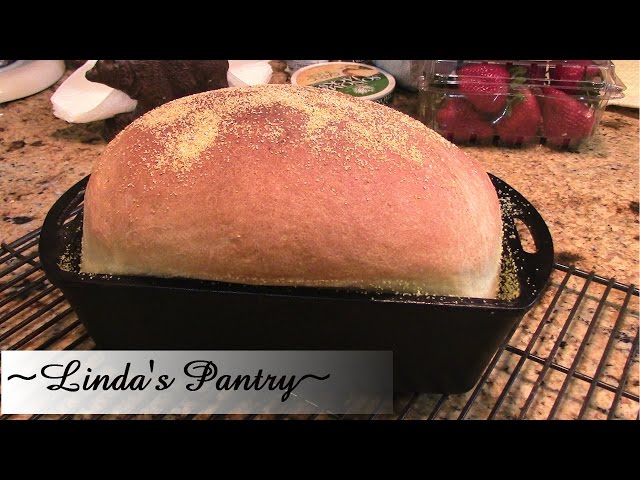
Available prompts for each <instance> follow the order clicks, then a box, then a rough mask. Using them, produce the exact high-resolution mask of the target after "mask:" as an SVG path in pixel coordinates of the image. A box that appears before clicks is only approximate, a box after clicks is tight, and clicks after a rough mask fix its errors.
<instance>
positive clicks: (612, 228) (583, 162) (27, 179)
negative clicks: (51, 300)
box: [0, 82, 640, 418]
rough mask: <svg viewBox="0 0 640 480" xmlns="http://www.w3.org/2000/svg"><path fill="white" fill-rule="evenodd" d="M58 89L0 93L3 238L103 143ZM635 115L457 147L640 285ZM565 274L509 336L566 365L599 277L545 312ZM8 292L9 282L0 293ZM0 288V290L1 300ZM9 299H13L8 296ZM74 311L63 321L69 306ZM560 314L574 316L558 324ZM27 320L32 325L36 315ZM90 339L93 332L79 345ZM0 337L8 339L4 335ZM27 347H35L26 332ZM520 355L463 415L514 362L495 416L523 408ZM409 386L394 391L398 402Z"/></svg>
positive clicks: (499, 368) (632, 410)
mask: <svg viewBox="0 0 640 480" xmlns="http://www.w3.org/2000/svg"><path fill="white" fill-rule="evenodd" d="M59 83H60V82H59ZM54 90H55V86H54V87H53V88H50V89H48V90H46V91H44V92H41V93H39V94H37V95H34V96H32V97H29V98H26V99H22V100H18V101H15V102H11V103H9V104H4V105H0V198H2V203H1V204H0V241H3V242H10V241H11V240H14V239H16V238H18V237H20V236H22V235H24V234H26V233H28V232H30V231H32V230H34V229H36V228H38V227H40V226H41V224H42V221H43V219H44V217H45V215H46V213H47V211H48V209H49V208H50V207H51V205H52V204H53V203H54V202H55V200H56V199H57V198H58V197H59V196H60V195H61V194H62V193H63V192H64V191H65V190H66V189H68V188H69V187H71V186H72V185H73V184H74V183H76V182H77V181H78V180H80V179H81V178H83V177H84V176H85V175H87V174H88V173H90V171H91V167H92V164H93V162H94V161H95V159H96V158H97V157H98V156H99V154H100V153H101V152H102V150H103V149H104V147H105V142H104V141H103V140H102V137H101V135H100V132H101V129H102V123H101V122H96V123H94V124H84V125H71V124H68V123H66V122H64V121H62V120H59V119H57V118H55V117H54V116H53V114H52V112H51V105H50V100H49V99H50V97H51V94H52V93H53V91H54ZM391 106H392V107H394V108H397V109H399V110H401V111H403V112H405V113H408V114H413V113H414V112H415V109H416V95H415V94H411V93H406V92H404V93H403V92H399V93H397V94H396V95H395V97H394V99H393V102H392V105H391ZM638 127H639V122H638V111H637V110H629V109H624V108H614V109H610V110H608V111H606V112H605V113H604V117H603V120H602V124H601V127H600V131H599V135H598V136H597V137H596V139H594V141H593V142H591V143H590V145H588V146H587V147H586V148H584V149H583V150H582V151H580V153H574V152H559V151H556V150H552V149H550V148H548V147H546V146H533V147H528V148H522V149H505V148H495V147H473V146H467V147H463V148H464V149H465V150H466V151H467V152H468V153H470V154H471V155H473V156H475V157H476V158H478V159H479V160H480V161H481V162H483V164H484V165H485V166H486V168H487V170H488V171H489V172H492V173H493V174H495V175H497V176H498V177H500V178H502V179H503V180H505V181H506V182H507V183H509V184H510V185H512V186H513V187H514V188H515V189H517V190H518V191H520V192H521V193H522V194H523V195H524V196H525V197H527V199H528V200H529V201H530V202H531V203H533V204H534V205H535V206H536V208H537V209H538V210H539V211H540V213H541V214H542V215H543V217H544V218H545V220H546V222H547V223H548V225H549V228H550V230H551V233H552V236H553V239H554V244H555V251H556V260H557V261H559V262H561V263H565V264H575V265H576V266H577V267H578V268H581V269H583V270H587V271H590V270H595V272H596V273H598V274H600V275H602V276H604V277H615V278H616V279H617V280H618V281H620V282H623V283H633V284H636V285H637V284H638V283H640V279H639V271H638V257H639V246H640V241H639V237H638V233H639V225H638V193H639V192H638V175H639V171H638V170H639V168H638V167H639V148H638V147H639V145H638V138H639V129H638ZM563 277H564V274H563V273H562V272H560V271H557V270H556V271H554V274H553V277H552V280H551V284H550V286H549V289H548V290H547V291H546V292H545V294H544V296H543V298H542V300H541V302H540V303H539V304H538V305H536V307H534V309H533V310H532V311H530V312H529V313H528V314H527V316H526V317H525V318H524V320H523V321H522V322H521V324H520V325H519V326H518V328H517V329H516V331H515V333H514V336H513V337H512V339H511V341H510V345H511V346H512V347H513V348H517V349H520V350H525V349H526V348H528V347H529V348H530V353H531V355H534V356H537V357H538V358H543V359H544V358H546V357H547V356H549V355H550V354H552V355H553V358H554V362H556V363H557V364H559V365H561V366H562V368H566V369H568V368H570V367H571V365H572V363H573V362H574V359H575V358H576V352H577V351H578V350H579V348H580V346H581V342H582V339H583V338H584V336H585V332H586V331H587V328H588V327H589V325H590V324H591V323H592V322H593V321H594V320H593V319H594V317H595V315H596V313H595V312H596V311H597V309H598V306H599V302H600V301H601V300H600V299H601V297H602V295H603V292H604V290H605V287H604V286H602V285H592V286H591V287H590V288H589V293H588V294H587V295H586V296H585V297H584V299H583V301H582V303H581V304H580V308H578V309H577V310H576V311H575V312H574V314H575V315H573V314H570V313H569V312H570V311H572V308H573V305H574V304H575V303H574V302H575V301H576V299H577V298H578V297H579V294H580V291H581V289H582V288H583V287H584V280H583V279H580V278H577V277H575V276H572V277H571V279H570V281H569V282H568V283H567V284H566V286H565V287H564V290H563V291H564V293H563V294H562V295H561V296H560V297H559V301H558V303H557V304H556V305H555V307H554V308H553V309H551V310H550V315H549V316H548V317H544V318H543V315H544V314H545V312H546V311H547V308H548V307H549V306H550V304H551V302H552V301H553V298H554V295H555V293H556V291H557V290H558V288H559V286H560V285H561V283H562V280H563ZM11 293H12V292H11V290H9V291H7V292H5V293H4V294H5V295H11ZM624 296H625V295H624V292H621V291H618V290H614V291H612V292H611V293H610V295H609V297H608V298H607V301H606V302H603V303H602V304H603V308H602V312H601V315H600V317H599V318H598V323H597V328H595V329H594V330H593V332H592V333H593V334H592V336H591V338H590V340H589V342H588V347H587V348H586V350H585V352H584V355H583V358H582V359H581V360H580V361H579V362H578V363H577V364H576V368H577V371H578V372H581V373H583V374H584V375H588V376H593V375H594V372H595V371H596V369H597V367H598V364H599V362H600V360H601V358H602V357H601V354H602V351H603V350H604V348H605V345H606V344H607V342H608V340H609V338H610V337H611V331H612V328H613V325H614V323H615V322H616V319H617V318H618V314H619V311H620V305H621V304H622V303H623V301H624ZM2 298H3V297H2V295H0V300H2ZM15 301H16V302H18V301H20V299H19V298H18V299H16V300H15ZM12 305H14V304H13V303H9V304H8V306H9V307H11V306H12ZM60 308H63V307H62V306H61V307H60ZM638 308H639V307H638V298H637V297H635V296H634V297H633V299H632V301H631V302H630V304H629V312H628V315H626V316H625V317H624V318H623V320H624V321H623V322H622V323H621V326H620V330H619V332H618V334H616V336H615V340H616V341H615V342H614V343H613V346H612V349H611V355H610V356H609V358H608V361H607V362H606V365H604V368H603V370H602V377H601V379H602V381H603V382H605V383H607V384H609V385H612V386H613V387H612V388H615V387H616V386H617V384H618V379H619V378H620V375H621V372H622V370H623V368H624V365H625V362H626V358H627V357H628V354H629V351H630V349H631V346H632V339H633V338H634V335H636V331H637V328H638ZM55 311H56V310H54V312H55ZM29 314H30V312H29V311H25V312H24V313H23V314H22V317H21V316H16V317H15V318H13V319H12V320H11V321H10V322H6V323H5V324H4V325H0V336H2V334H3V332H5V333H6V332H7V331H9V329H11V328H13V327H14V326H15V325H17V324H18V322H20V321H21V320H22V319H23V317H25V316H27V315H29ZM1 316H2V315H1V314H0V317H1ZM71 317H72V318H71V319H70V320H69V321H71V320H72V319H73V318H74V317H75V314H73V315H72V316H71ZM567 318H573V321H572V322H566V319H567ZM541 319H542V320H541ZM565 322H566V323H565ZM569 323H570V325H569ZM563 325H569V326H568V327H567V328H564V327H563ZM30 328H36V326H35V324H34V326H33V327H30ZM56 328H57V327H56ZM59 328H63V327H62V326H60V327H59ZM563 328H564V332H563V331H562V330H563ZM537 330H540V331H539V334H540V336H539V338H538V340H537V341H534V342H533V343H531V345H528V344H529V343H530V342H531V339H532V336H533V335H534V331H537ZM83 331H84V330H82V329H76V330H74V332H72V334H70V335H69V339H70V340H69V341H71V340H72V339H77V338H79V337H80V336H81V335H82V332H83ZM92 345H93V344H92V341H91V339H90V338H89V339H86V340H85V341H84V343H82V344H81V348H85V347H86V348H90V347H91V346H92ZM54 347H58V348H64V345H62V344H55V345H54ZM0 348H3V347H2V342H0ZM26 348H31V347H30V345H29V344H28V345H27V346H26ZM520 358H521V357H520V356H518V355H514V354H508V355H506V354H505V355H503V356H502V357H501V358H500V360H499V361H498V362H497V364H496V367H495V369H494V373H493V374H492V375H491V377H490V378H489V379H488V380H487V382H486V384H485V386H484V387H483V389H482V390H481V391H480V392H479V394H478V398H477V400H476V402H475V406H474V409H473V410H472V411H470V412H468V414H467V418H487V417H488V416H491V415H492V408H494V405H495V402H496V399H498V398H500V395H501V392H502V391H503V388H504V387H505V385H507V384H508V383H509V379H510V377H511V376H512V375H513V374H514V372H516V370H518V369H520V370H518V371H519V376H518V380H517V381H516V383H514V384H513V388H512V389H511V390H510V391H509V394H508V395H507V396H506V397H505V398H502V399H501V400H500V402H501V407H500V411H499V413H498V414H497V416H496V418H517V417H518V414H519V412H520V409H521V407H522V405H523V404H524V403H525V401H526V399H527V397H528V396H529V394H530V391H531V389H532V387H534V385H535V384H536V379H537V378H539V377H538V376H539V374H540V372H541V368H542V367H541V365H540V364H539V363H536V362H534V361H527V362H525V363H523V364H522V365H520V366H518V365H519V362H520ZM637 361H638V359H637V355H636V356H635V357H634V358H633V361H632V362H631V363H630V366H631V368H630V372H631V373H630V375H629V379H628V381H627V390H630V391H633V392H635V395H637V392H638V384H639V373H640V372H639V371H638V364H637ZM516 373H518V372H516ZM565 378H566V377H565V375H564V374H562V373H561V372H559V371H557V370H550V371H549V373H548V374H547V375H546V377H545V378H544V381H543V382H542V383H540V384H539V385H538V386H537V387H534V388H538V395H537V396H536V397H535V401H534V402H533V403H532V405H531V408H530V410H529V414H528V416H527V418H546V416H547V415H548V414H549V412H550V411H551V409H552V405H553V404H554V401H555V398H556V396H557V395H558V392H559V390H560V389H561V388H562V384H563V382H564V379H565ZM588 388H589V383H587V382H580V381H571V382H570V384H569V386H568V389H567V395H566V397H565V400H564V402H563V403H562V405H561V406H560V408H559V410H558V411H557V414H556V418H576V417H577V416H578V412H579V410H580V407H581V404H582V400H583V399H584V396H585V395H586V394H587V389H588ZM614 391H615V390H614ZM470 395H471V393H468V394H464V395H452V396H450V397H449V398H448V399H447V408H443V409H441V410H440V413H439V414H438V415H436V416H435V418H456V417H457V416H458V415H459V414H460V413H461V412H462V411H464V405H465V403H466V402H467V400H468V399H469V397H470ZM409 397H410V396H409V395H406V396H402V395H400V396H399V397H398V399H397V404H398V405H400V407H399V408H402V407H401V405H402V402H405V401H406V400H407V399H408V398H409ZM612 398H613V393H612V392H611V391H610V390H609V391H607V390H606V389H602V388H599V389H597V391H596V392H595V395H594V398H593V400H592V402H591V406H590V408H589V409H588V410H587V412H586V414H585V418H606V416H607V414H608V410H607V409H608V408H609V406H610V405H611V400H612ZM441 401H442V400H441V397H440V396H438V395H431V394H423V395H420V396H419V397H418V398H417V400H416V402H415V404H414V406H413V408H411V409H410V411H408V412H407V418H426V417H428V416H429V415H430V412H432V411H433V408H434V406H437V405H438V402H441ZM637 407H638V404H637V402H636V401H633V400H629V399H628V398H623V399H622V401H621V403H620V405H619V407H618V409H617V411H616V412H615V418H635V417H636V415H637ZM493 413H495V412H493Z"/></svg>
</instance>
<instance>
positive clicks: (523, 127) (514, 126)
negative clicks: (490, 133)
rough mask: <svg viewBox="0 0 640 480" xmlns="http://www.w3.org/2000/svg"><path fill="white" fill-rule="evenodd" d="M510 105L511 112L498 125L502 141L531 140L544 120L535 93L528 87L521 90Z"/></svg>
mask: <svg viewBox="0 0 640 480" xmlns="http://www.w3.org/2000/svg"><path fill="white" fill-rule="evenodd" d="M510 107H511V108H510V109H509V110H510V112H507V115H505V117H504V118H502V119H501V120H500V121H499V122H498V124H497V125H496V132H497V133H498V135H500V141H501V142H503V143H508V144H514V143H517V142H520V143H529V142H531V141H532V140H533V139H534V137H535V136H536V133H537V132H538V126H539V125H540V120H542V113H541V111H540V106H539V105H538V100H536V97H535V95H534V94H533V93H532V92H531V90H529V89H528V88H526V89H524V90H520V91H519V92H518V97H516V98H515V99H514V101H513V103H512V104H511V106H510Z"/></svg>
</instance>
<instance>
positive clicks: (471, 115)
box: [436, 97, 493, 141]
mask: <svg viewBox="0 0 640 480" xmlns="http://www.w3.org/2000/svg"><path fill="white" fill-rule="evenodd" d="M436 121H437V122H438V130H439V131H440V132H441V133H442V134H443V135H444V136H446V137H447V138H450V139H453V140H454V141H468V140H470V139H471V138H473V137H476V139H477V140H489V139H491V138H493V127H492V126H491V125H489V124H488V123H487V122H486V121H485V120H484V119H483V118H482V116H481V115H480V114H479V113H478V112H476V111H475V110H474V109H473V107H472V106H471V104H470V103H469V102H467V101H466V100H465V99H463V98H457V97H452V98H449V99H447V101H446V103H445V104H444V105H443V106H442V107H440V110H438V113H437V114H436Z"/></svg>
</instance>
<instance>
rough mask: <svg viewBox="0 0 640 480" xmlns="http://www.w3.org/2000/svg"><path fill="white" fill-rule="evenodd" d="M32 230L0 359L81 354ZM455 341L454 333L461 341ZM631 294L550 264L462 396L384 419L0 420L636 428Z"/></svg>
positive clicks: (0, 261) (413, 397)
mask: <svg viewBox="0 0 640 480" xmlns="http://www.w3.org/2000/svg"><path fill="white" fill-rule="evenodd" d="M39 234H40V230H35V231H33V232H31V233H29V234H27V235H25V236H24V237H22V238H20V239H18V240H16V241H14V242H12V243H9V244H6V243H0V349H1V350H18V349H24V350H73V349H78V350H88V349H92V348H94V347H95V345H94V343H93V341H92V340H91V338H90V337H89V335H88V333H87V332H86V330H85V329H84V326H83V325H82V323H81V322H80V321H79V320H78V318H77V316H76V314H75V312H74V311H73V309H72V308H71V307H70V306H69V304H68V303H67V301H66V300H65V298H64V296H63V295H62V292H61V291H60V290H59V289H57V288H56V287H54V286H53V285H51V284H50V283H49V281H48V280H47V278H46V276H45V274H44V272H43V270H42V269H41V266H40V263H39V260H38V258H39V257H38V241H39ZM461 333H462V334H463V332H461ZM638 370H639V369H638V289H637V288H636V287H635V286H633V285H625V284H622V283H619V282H617V281H615V279H612V278H611V279H610V278H605V277H602V276H600V275H596V274H595V273H594V272H585V271H582V270H579V269H576V268H575V267H573V266H567V265H562V264H558V263H556V264H555V265H554V270H553V273H552V277H551V282H550V285H549V287H548V288H547V290H546V291H545V293H544V295H543V297H542V299H541V301H540V302H539V303H538V304H537V305H536V306H535V307H534V308H533V309H532V310H531V311H529V312H528V313H527V315H526V316H525V317H524V318H523V319H522V321H521V322H520V323H518V324H517V325H515V326H514V327H513V329H512V330H511V332H510V333H509V334H508V335H507V338H505V340H504V341H503V342H502V344H501V345H500V348H499V349H498V351H497V352H496V354H495V355H494V357H493V359H492V360H491V362H490V363H489V365H488V367H487V369H486V371H485V372H484V374H483V375H482V377H481V379H480V380H479V382H478V384H477V385H476V386H475V387H474V388H473V389H472V390H471V391H469V392H467V393H466V394H462V395H435V394H422V393H406V394H397V395H396V396H395V398H394V414H393V415H369V416H363V415H357V416H346V417H345V416H335V415H329V414H327V415H311V416H308V415H289V416H284V415H211V416H209V415H183V416H176V415H2V416H0V418H1V419H34V420H35V419H42V418H45V419H46V418H59V419H80V418H82V419H85V418H91V419H108V418H140V419H145V418H149V419H158V418H165V419H170V418H182V419H222V418H225V419H247V418H256V419H262V418H283V417H286V418H294V419H361V418H365V419H398V420H403V419H425V420H434V419H460V420H462V419H547V418H549V419H638V415H639V413H638V410H639V406H640V399H639V397H638V395H639V393H640V386H639V383H638V382H639V378H638V377H639V371H638Z"/></svg>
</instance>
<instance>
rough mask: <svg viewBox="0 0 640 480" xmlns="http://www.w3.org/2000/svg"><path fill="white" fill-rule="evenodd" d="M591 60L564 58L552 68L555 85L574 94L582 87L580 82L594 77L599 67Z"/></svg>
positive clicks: (551, 75) (551, 74)
mask: <svg viewBox="0 0 640 480" xmlns="http://www.w3.org/2000/svg"><path fill="white" fill-rule="evenodd" d="M594 67H595V65H593V61H591V60H563V61H562V62H561V63H558V64H557V65H556V68H553V69H551V73H550V77H551V79H552V80H556V81H555V82H553V85H554V86H556V87H559V88H562V90H563V91H564V92H566V93H568V94H570V95H571V94H574V93H576V92H577V91H578V90H580V89H581V85H580V82H582V81H583V80H585V79H589V78H593V77H594V75H595V73H597V71H598V69H597V67H595V68H594Z"/></svg>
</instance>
